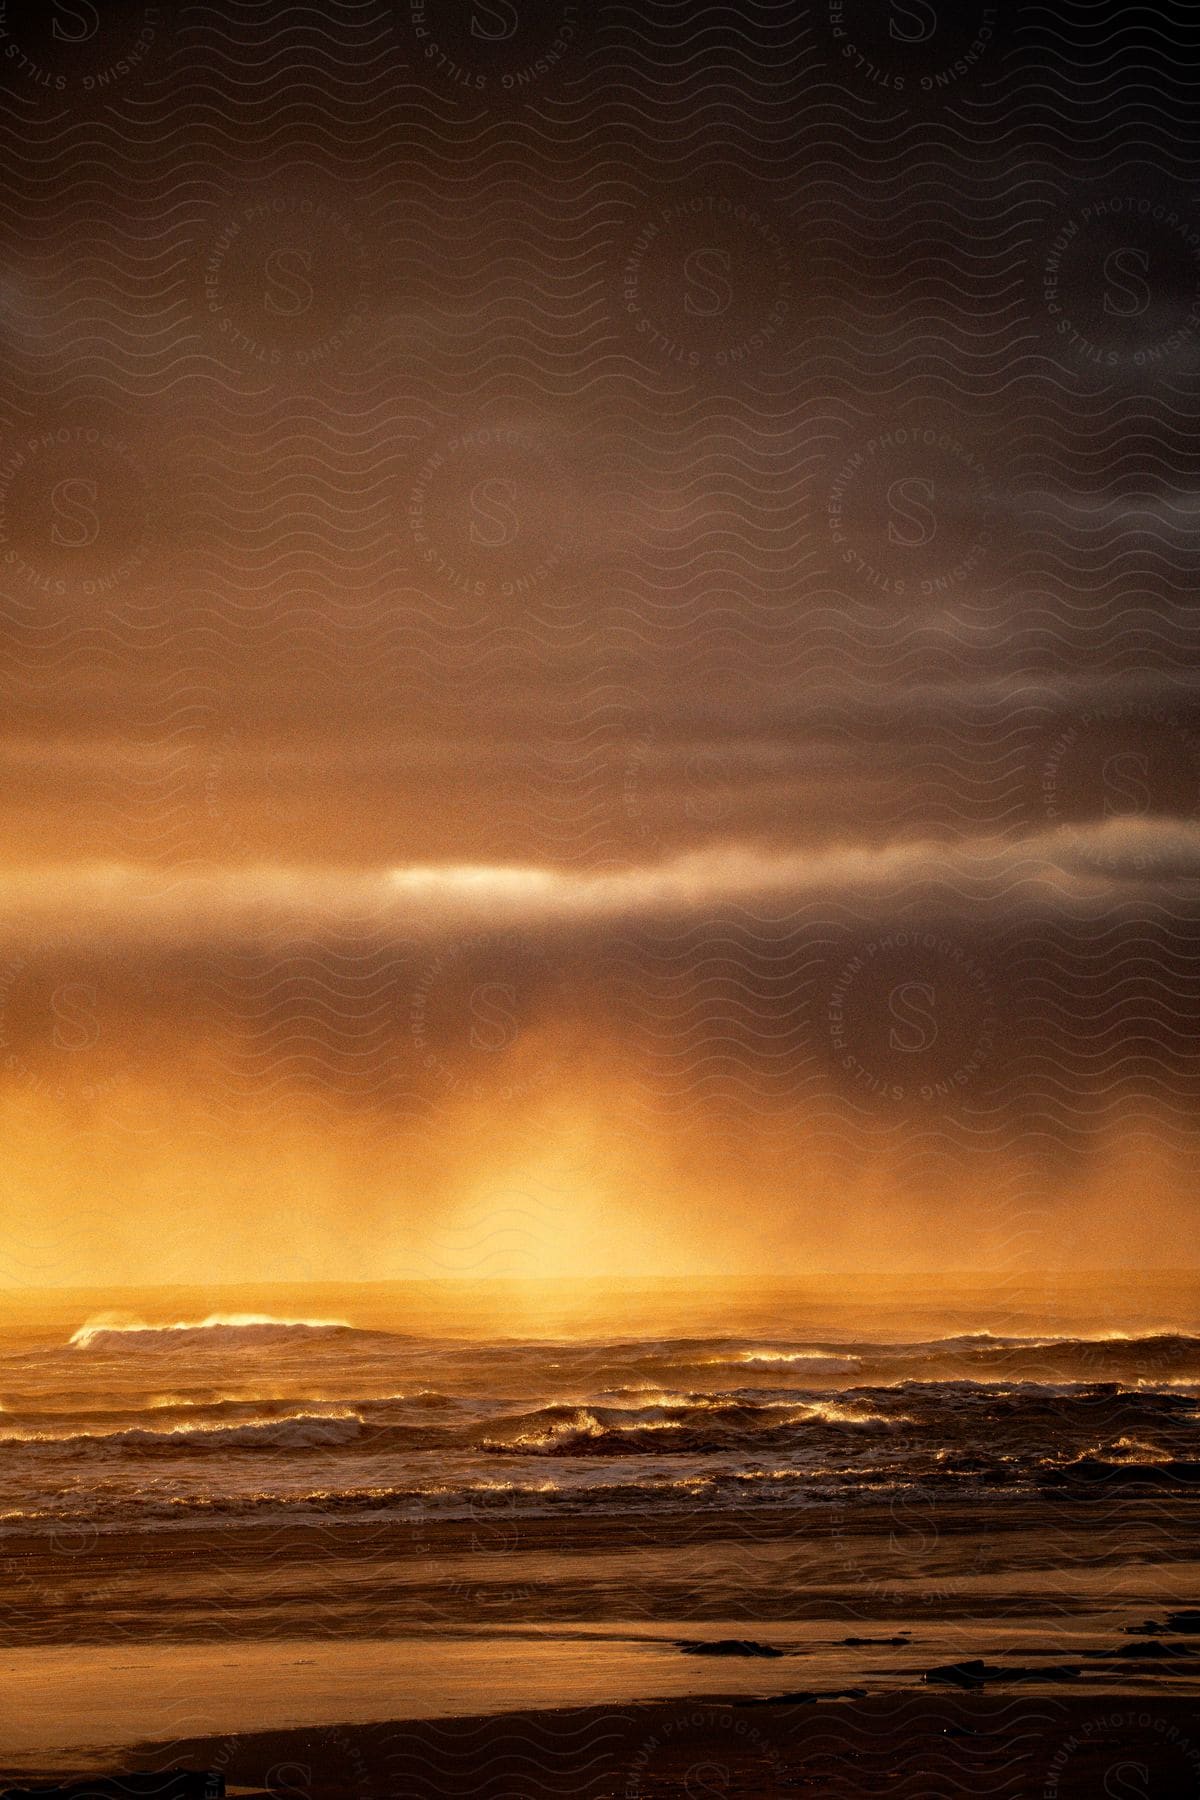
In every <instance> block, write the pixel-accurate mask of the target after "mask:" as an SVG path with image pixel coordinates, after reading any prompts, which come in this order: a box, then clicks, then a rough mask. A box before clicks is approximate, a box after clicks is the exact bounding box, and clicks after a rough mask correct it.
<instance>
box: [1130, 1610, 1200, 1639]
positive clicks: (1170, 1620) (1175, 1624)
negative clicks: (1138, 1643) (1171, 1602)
mask: <svg viewBox="0 0 1200 1800" xmlns="http://www.w3.org/2000/svg"><path fill="white" fill-rule="evenodd" d="M1164 1631H1168V1633H1169V1631H1175V1633H1180V1636H1184V1634H1187V1633H1200V1613H1195V1611H1187V1613H1168V1616H1166V1618H1144V1620H1142V1622H1141V1625H1126V1627H1124V1634H1126V1638H1160V1636H1162V1633H1164Z"/></svg>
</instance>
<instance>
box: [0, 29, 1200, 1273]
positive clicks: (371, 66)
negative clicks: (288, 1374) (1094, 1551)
mask: <svg viewBox="0 0 1200 1800" xmlns="http://www.w3.org/2000/svg"><path fill="white" fill-rule="evenodd" d="M999 10H1000V9H997V8H995V7H990V6H984V5H977V4H975V3H974V0H965V3H964V4H962V5H959V6H956V7H955V8H953V9H951V8H950V6H949V5H948V4H946V3H945V0H942V3H940V4H938V5H934V4H930V3H929V0H888V3H884V0H873V3H872V4H871V5H870V6H868V5H866V4H865V0H858V3H856V0H813V3H812V4H811V5H807V6H803V5H794V4H792V3H791V0H771V3H767V0H763V3H755V0H744V3H742V4H739V6H738V7H736V8H733V9H722V8H721V7H717V6H710V7H699V8H696V7H693V6H690V5H683V4H681V3H679V0H656V3H655V4H650V5H645V4H639V5H638V6H636V7H634V6H630V5H624V4H615V3H613V0H600V3H599V4H597V5H594V6H589V7H586V8H584V7H582V6H578V5H573V4H569V3H567V0H557V3H555V0H547V3H546V4H542V5H539V6H538V7H537V8H536V9H534V8H532V7H531V6H530V5H529V4H528V0H513V3H511V4H509V3H507V0H486V3H485V0H464V3H463V4H462V5H457V4H456V5H455V6H453V7H450V6H447V5H438V4H436V0H395V3H394V4H382V3H380V0H356V3H352V4H341V5H332V6H330V5H323V6H322V7H321V8H320V9H317V8H314V7H310V6H303V5H281V4H275V3H274V0H261V3H260V0H222V4H221V5H219V6H217V7H215V8H214V7H201V6H194V7H193V6H183V7H179V8H171V9H165V8H164V9H159V8H154V7H141V6H125V5H115V6H111V7H105V8H103V9H99V10H97V9H96V8H94V7H92V6H89V5H85V4H83V3H82V0H54V3H52V4H48V5H47V4H39V5H38V6H36V7H35V6H8V7H5V8H4V9H3V18H2V19H0V80H2V82H3V92H4V106H3V111H2V129H3V136H4V145H3V148H4V158H5V167H6V171H7V179H6V182H5V185H4V189H3V191H2V192H0V234H2V237H3V248H4V252H5V254H4V258H3V270H4V273H3V277H2V278H0V336H2V339H3V355H2V356H0V667H2V668H3V672H4V678H3V701H4V704H3V707H2V708H0V825H2V831H0V900H2V902H3V904H2V905H0V1114H2V1117H3V1125H4V1137H5V1145H6V1156H5V1159H4V1167H3V1172H2V1173H0V1284H3V1285H5V1286H8V1287H10V1288H21V1287H29V1286H37V1285H42V1284H54V1285H102V1284H125V1285H129V1284H137V1283H147V1282H172V1281H183V1280H188V1281H202V1282H212V1283H214V1284H215V1283H219V1282H222V1281H230V1280H239V1281H261V1282H267V1281H273V1280H287V1281H303V1280H318V1279H336V1280H369V1279H383V1278H391V1277H416V1276H452V1277H459V1278H471V1277H488V1276H538V1275H563V1276H581V1275H599V1276H604V1277H613V1278H616V1277H619V1276H621V1275H631V1274H638V1275H655V1274H669V1275H704V1276H722V1275H727V1274H737V1275H749V1276H754V1275H758V1274H764V1273H768V1272H769V1273H772V1274H779V1273H781V1272H784V1273H786V1272H795V1273H803V1272H805V1271H806V1270H812V1269H835V1270H836V1269H847V1270H849V1269H853V1270H872V1269H880V1270H907V1269H928V1268H940V1267H954V1268H978V1269H981V1270H985V1271H989V1272H995V1273H998V1274H1001V1273H1003V1272H1005V1271H1008V1270H1013V1269H1016V1270H1028V1269H1030V1268H1035V1269H1042V1270H1049V1271H1063V1272H1070V1271H1072V1270H1078V1269H1080V1268H1097V1267H1108V1266H1112V1267H1118V1268H1128V1267H1132V1266H1136V1265H1138V1264H1139V1263H1140V1264H1149V1265H1151V1266H1159V1267H1165V1266H1173V1267H1178V1266H1185V1265H1192V1264H1194V1262H1195V1260H1196V1252H1195V1249H1194V1241H1193V1240H1194V1234H1193V1230H1192V1219H1193V1192H1194V1181H1195V1169H1196V1148H1197V1111H1196V1108H1197V1100H1198V1099H1200V1058H1198V1056H1197V1051H1196V1048H1195V1021H1196V1016H1197V1010H1198V1007H1200V933H1198V929H1197V927H1198V923H1200V915H1198V901H1200V886H1198V878H1200V832H1198V829H1197V800H1198V797H1200V709H1198V708H1197V688H1196V682H1197V667H1198V665H1197V661H1196V654H1195V653H1196V647H1197V638H1198V628H1200V617H1198V616H1197V604H1196V599H1195V592H1194V568H1195V548H1196V520H1197V501H1196V485H1195V484H1196V478H1197V462H1198V457H1197V451H1196V447H1195V431H1194V420H1195V406H1196V399H1197V391H1198V386H1200V209H1198V208H1197V205H1196V200H1195V188H1194V179H1193V176H1194V157H1193V146H1192V143H1191V139H1190V136H1189V132H1190V129H1191V128H1190V126H1189V123H1188V117H1189V106H1190V105H1191V104H1192V103H1194V99H1195V94H1194V88H1195V83H1196V69H1197V62H1196V51H1197V48H1198V46H1200V23H1198V22H1197V20H1196V18H1195V17H1194V13H1193V9H1190V8H1188V7H1186V6H1184V5H1182V4H1178V3H1176V0H1170V3H1168V4H1165V5H1163V6H1162V7H1160V8H1158V9H1156V11H1155V14H1154V16H1153V18H1152V19H1151V18H1150V17H1149V15H1147V14H1145V13H1143V12H1142V11H1140V10H1138V9H1134V8H1132V7H1128V8H1126V7H1121V6H1116V7H1102V8H1096V7H1094V6H1091V5H1086V4H1083V3H1082V0H1079V3H1074V4H1072V3H1064V4H1061V5H1059V6H1057V7H1056V8H1055V9H1053V12H1051V11H1050V9H1046V8H1041V7H1037V6H1029V7H1026V8H1019V9H1003V10H1004V17H1003V18H1001V17H999V16H998V14H999Z"/></svg>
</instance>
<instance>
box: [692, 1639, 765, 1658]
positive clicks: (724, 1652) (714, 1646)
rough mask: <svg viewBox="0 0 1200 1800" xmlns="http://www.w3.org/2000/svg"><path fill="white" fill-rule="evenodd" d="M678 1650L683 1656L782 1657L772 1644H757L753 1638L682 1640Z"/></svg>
mask: <svg viewBox="0 0 1200 1800" xmlns="http://www.w3.org/2000/svg"><path fill="white" fill-rule="evenodd" d="M679 1648H680V1649H681V1650H682V1651H683V1654H684V1655H685V1656H783V1655H784V1654H785V1653H784V1651H782V1650H777V1649H776V1648H775V1646H774V1644H758V1643H755V1641H754V1639H753V1638H700V1639H689V1638H684V1639H683V1640H682V1641H681V1642H680V1644H679Z"/></svg>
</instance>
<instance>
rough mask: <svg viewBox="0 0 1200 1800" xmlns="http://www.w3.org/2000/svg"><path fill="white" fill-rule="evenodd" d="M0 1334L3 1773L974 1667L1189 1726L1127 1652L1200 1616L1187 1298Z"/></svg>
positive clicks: (232, 1297) (1118, 1290) (916, 1295)
mask: <svg viewBox="0 0 1200 1800" xmlns="http://www.w3.org/2000/svg"><path fill="white" fill-rule="evenodd" d="M3 1318H4V1324H3V1331H2V1332H0V1409H2V1410H0V1449H2V1462H0V1466H2V1468H3V1481H2V1486H0V1574H2V1575H3V1582H4V1587H3V1592H4V1595H5V1603H4V1605H3V1607H0V1680H3V1682H4V1684H5V1691H6V1693H7V1694H8V1695H9V1696H10V1705H9V1707H8V1708H7V1709H6V1715H5V1718H4V1719H3V1720H2V1721H0V1768H3V1767H4V1766H5V1758H6V1757H7V1760H8V1766H10V1767H12V1768H18V1769H25V1768H28V1767H31V1766H34V1765H36V1766H37V1767H38V1768H43V1769H44V1768H48V1767H53V1766H54V1759H55V1757H59V1758H61V1757H63V1756H68V1757H69V1758H73V1759H74V1762H73V1764H72V1766H74V1765H75V1764H77V1763H78V1761H79V1758H80V1755H81V1754H83V1752H84V1751H86V1752H87V1754H88V1755H90V1756H92V1757H94V1758H95V1759H97V1760H98V1761H103V1758H104V1756H105V1755H106V1754H108V1755H111V1753H112V1750H113V1747H114V1746H119V1745H120V1744H122V1743H130V1742H136V1741H144V1740H149V1739H154V1738H161V1739H162V1740H164V1741H165V1740H167V1739H170V1740H172V1741H174V1740H177V1739H179V1738H180V1737H181V1736H184V1735H186V1734H187V1731H190V1732H191V1733H193V1734H195V1735H199V1734H201V1733H208V1732H214V1733H215V1732H222V1731H223V1732H232V1731H236V1730H250V1729H260V1728H263V1729H265V1728H268V1727H269V1728H271V1729H280V1730H283V1729H288V1728H295V1727H298V1726H304V1725H310V1724H317V1723H326V1724H329V1723H332V1722H340V1723H342V1724H345V1723H347V1722H353V1721H356V1720H357V1721H370V1720H375V1719H384V1718H437V1717H441V1716H446V1717H449V1716H451V1715H453V1714H462V1713H464V1712H472V1711H477V1712H481V1713H482V1712H502V1711H504V1710H506V1709H511V1708H514V1707H519V1706H555V1705H568V1704H579V1703H583V1702H601V1701H604V1702H609V1701H611V1702H614V1703H616V1702H621V1701H626V1700H642V1699H648V1698H651V1697H663V1696H667V1697H669V1696H673V1695H677V1696H685V1695H692V1694H696V1693H701V1694H702V1693H706V1692H707V1693H719V1694H724V1695H729V1694H730V1693H741V1694H745V1695H756V1694H758V1695H769V1694H772V1693H778V1692H779V1691H780V1690H781V1687H786V1686H787V1685H788V1684H789V1683H790V1684H791V1685H792V1686H793V1687H794V1686H795V1685H796V1682H797V1669H798V1668H801V1665H788V1664H785V1663H783V1662H781V1661H779V1658H780V1657H789V1658H790V1657H797V1658H802V1659H803V1664H802V1675H803V1680H804V1684H805V1686H806V1687H808V1686H815V1688H816V1690H817V1691H819V1692H829V1693H838V1692H853V1693H860V1692H862V1693H867V1694H872V1693H876V1692H894V1691H895V1690H896V1689H897V1688H904V1687H905V1686H906V1685H908V1686H913V1685H914V1684H919V1683H921V1682H922V1680H923V1679H924V1678H925V1676H926V1675H927V1673H928V1671H929V1669H930V1668H931V1667H938V1666H940V1665H944V1664H946V1663H947V1662H950V1661H953V1660H954V1659H956V1658H964V1657H977V1658H984V1659H987V1658H991V1659H993V1660H997V1659H998V1660H997V1666H998V1667H1000V1668H1002V1669H1004V1668H1007V1669H1009V1670H1010V1671H1011V1673H1012V1679H1013V1680H1014V1681H1017V1682H1019V1683H1020V1684H1021V1691H1022V1692H1028V1691H1030V1685H1031V1684H1033V1685H1034V1686H1037V1685H1045V1686H1046V1687H1047V1689H1049V1687H1050V1686H1051V1685H1053V1684H1054V1683H1055V1682H1058V1681H1061V1680H1062V1679H1063V1678H1064V1672H1063V1664H1064V1659H1065V1660H1066V1661H1067V1662H1070V1663H1071V1664H1072V1670H1073V1674H1072V1678H1073V1679H1078V1680H1079V1681H1082V1682H1083V1683H1084V1684H1085V1685H1087V1686H1090V1687H1093V1688H1096V1689H1097V1691H1103V1692H1105V1693H1113V1692H1122V1693H1125V1692H1138V1691H1143V1690H1148V1689H1149V1688H1158V1689H1161V1688H1162V1686H1163V1683H1164V1682H1169V1683H1170V1685H1171V1692H1172V1693H1173V1694H1175V1695H1178V1694H1180V1693H1183V1692H1188V1693H1195V1692H1200V1680H1197V1678H1196V1677H1195V1676H1194V1675H1193V1673H1192V1665H1191V1663H1189V1661H1188V1660H1187V1656H1186V1655H1185V1654H1184V1652H1185V1651H1186V1648H1187V1646H1186V1644H1185V1645H1184V1648H1183V1650H1181V1651H1180V1653H1179V1656H1178V1659H1176V1660H1172V1659H1171V1658H1170V1657H1168V1656H1167V1655H1166V1653H1165V1652H1164V1653H1163V1655H1162V1656H1158V1657H1155V1656H1153V1655H1150V1654H1148V1653H1147V1652H1146V1651H1145V1644H1146V1643H1153V1642H1156V1641H1157V1638H1156V1635H1155V1632H1156V1629H1157V1630H1158V1631H1159V1632H1166V1633H1167V1635H1168V1636H1169V1634H1170V1630H1171V1629H1172V1628H1173V1627H1172V1620H1174V1621H1176V1622H1178V1621H1179V1620H1180V1619H1183V1620H1184V1624H1183V1625H1180V1626H1179V1630H1181V1631H1183V1630H1185V1629H1190V1626H1189V1625H1188V1623H1187V1621H1188V1616H1189V1614H1190V1611H1192V1610H1194V1609H1195V1608H1196V1607H1197V1605H1200V1535H1198V1533H1197V1521H1198V1520H1200V1509H1198V1508H1197V1506H1196V1499H1197V1496H1200V1291H1198V1289H1197V1284H1196V1282H1195V1280H1194V1278H1190V1277H1186V1278H1185V1277H1179V1278H1174V1277H1167V1276H1160V1277H1138V1278H1136V1279H1135V1278H1130V1279H1129V1280H1128V1281H1125V1282H1122V1283H1116V1282H1114V1280H1113V1279H1112V1278H1111V1277H1110V1278H1105V1279H1104V1280H1100V1279H1096V1280H1087V1279H1076V1280H1072V1281H1067V1280H1065V1279H1063V1280H1061V1281H1060V1280H1057V1279H1056V1278H1048V1279H1043V1280H1042V1281H1040V1282H1038V1283H1036V1284H1035V1283H1032V1282H1031V1283H1030V1284H1028V1285H1027V1286H1022V1285H1021V1284H1020V1283H1019V1282H1016V1281H1008V1282H1005V1283H1003V1284H996V1283H992V1284H987V1285H984V1284H981V1283H978V1282H976V1283H971V1282H967V1281H963V1280H958V1281H955V1280H954V1279H948V1278H947V1279H937V1280H933V1279H926V1280H906V1281H899V1280H884V1279H875V1280H871V1279H868V1278H856V1279H853V1280H850V1279H846V1278H833V1277H822V1278H813V1279H812V1280H810V1281H807V1282H793V1283H790V1284H787V1285H786V1286H784V1285H781V1286H778V1287H776V1288H773V1289H771V1290H763V1289H761V1288H750V1287H731V1288H728V1289H725V1290H723V1291H720V1292H718V1291H715V1290H706V1291H702V1290H697V1289H695V1288H692V1287H690V1286H688V1285H687V1284H684V1283H657V1284H656V1283H650V1282H642V1283H631V1284H628V1285H627V1286H626V1288H625V1289H624V1290H622V1291H621V1292H619V1293H614V1292H611V1291H605V1290H602V1289H600V1288H599V1287H596V1288H591V1287H589V1286H588V1285H587V1284H581V1285H578V1286H575V1287H571V1288H566V1287H562V1286H559V1285H557V1284H544V1285H539V1284H533V1283H530V1284H503V1283H495V1282H493V1283H482V1284H479V1285H478V1286H477V1287H467V1286H457V1285H453V1284H438V1283H429V1284H399V1283H398V1284H381V1285H373V1286H369V1287H362V1288H339V1289H318V1288H311V1287H310V1288H306V1289H304V1290H294V1291H280V1290H275V1291H267V1290H260V1291H258V1292H255V1293H252V1292H250V1291H248V1290H242V1289H238V1290H226V1291H224V1292H222V1291H216V1292H214V1291H213V1290H204V1291H199V1290H197V1291H193V1292H185V1291H180V1290H162V1289H160V1290H147V1291H145V1292H142V1293H138V1294H130V1293H121V1294H113V1293H109V1294H101V1295H98V1294H76V1293H66V1292H63V1293H54V1294H50V1293H45V1294H40V1295H20V1296H13V1297H10V1298H9V1300H8V1301H6V1303H5V1305H4V1309H3ZM1198 1617H1200V1615H1198ZM731 1639H732V1640H738V1641H743V1640H749V1641H752V1642H753V1643H754V1644H755V1645H756V1646H757V1647H758V1653H756V1654H753V1655H749V1654H747V1655H725V1654H723V1653H721V1652H720V1651H719V1650H718V1651H713V1650H712V1646H713V1644H714V1643H715V1644H718V1645H719V1644H721V1643H722V1642H724V1641H728V1640H731ZM772 1653H773V1654H772ZM1173 1654H1174V1653H1172V1656H1173ZM47 1659H49V1661H48V1660H47ZM131 1659H132V1660H131ZM1196 1660H1197V1661H1200V1656H1197V1658H1196ZM781 1669H782V1670H784V1671H785V1673H784V1674H783V1675H782V1676H781V1673H780V1671H781ZM131 1670H133V1671H135V1672H136V1680H134V1679H133V1678H132V1677H131ZM48 1671H50V1672H51V1673H52V1674H53V1681H52V1683H50V1685H49V1686H48ZM48 1693H51V1694H53V1696H54V1700H53V1704H50V1702H49V1701H48V1700H47V1699H46V1696H47V1694H48ZM14 1696H15V1697H16V1699H15V1700H14V1699H13V1697H14ZM48 1706H49V1710H47V1707H48ZM164 1709H165V1710H164ZM185 1726H186V1731H185V1729H184V1727H185Z"/></svg>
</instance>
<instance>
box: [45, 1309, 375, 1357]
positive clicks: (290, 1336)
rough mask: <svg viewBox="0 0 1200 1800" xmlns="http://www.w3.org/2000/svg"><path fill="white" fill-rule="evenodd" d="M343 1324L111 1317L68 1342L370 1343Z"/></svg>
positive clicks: (178, 1345) (144, 1345) (101, 1346)
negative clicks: (351, 1340) (161, 1321)
mask: <svg viewBox="0 0 1200 1800" xmlns="http://www.w3.org/2000/svg"><path fill="white" fill-rule="evenodd" d="M386 1335H387V1334H386V1333H381V1332H371V1331H360V1330H358V1329H357V1328H356V1327H355V1326H353V1325H351V1324H349V1323H348V1322H347V1321H346V1320H345V1319H276V1318H272V1317H271V1316H270V1315H269V1314H267V1313H210V1314H209V1316H208V1318H207V1319H196V1320H180V1321H178V1322H175V1323H172V1324H169V1325H146V1324H144V1323H143V1322H142V1321H141V1320H136V1321H134V1322H133V1323H130V1324H126V1323H122V1322H119V1321H116V1320H114V1319H112V1318H111V1316H101V1317H99V1318H94V1319H89V1320H88V1321H87V1323H86V1324H85V1325H81V1326H80V1327H79V1330H78V1331H76V1332H75V1333H74V1334H73V1336H72V1337H71V1339H70V1347H71V1348H72V1349H74V1350H106V1351H111V1350H121V1351H135V1350H185V1349H186V1350H192V1349H202V1350H245V1349H253V1348H258V1347H261V1346H263V1345H276V1344H289V1343H303V1342H306V1341H308V1340H311V1339H314V1338H329V1337H334V1338H339V1339H344V1338H355V1337H361V1338H368V1339H369V1338H374V1337H380V1336H386Z"/></svg>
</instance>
